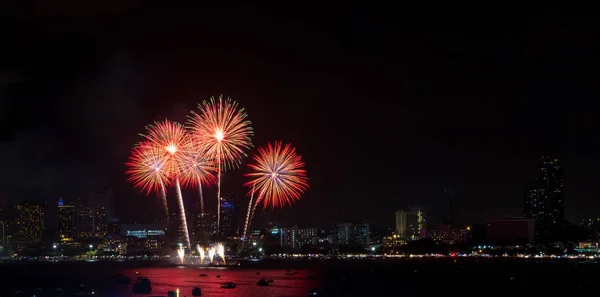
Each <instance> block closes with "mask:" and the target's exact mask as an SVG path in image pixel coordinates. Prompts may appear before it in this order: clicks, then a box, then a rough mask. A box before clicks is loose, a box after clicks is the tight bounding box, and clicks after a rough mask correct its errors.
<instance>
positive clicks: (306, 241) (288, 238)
mask: <svg viewBox="0 0 600 297" xmlns="http://www.w3.org/2000/svg"><path fill="white" fill-rule="evenodd" d="M280 240H281V246H282V247H285V248H293V249H298V248H301V247H303V246H306V245H317V228H303V229H301V228H298V226H294V227H293V228H282V229H281V234H280Z"/></svg>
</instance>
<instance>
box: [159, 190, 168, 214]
mask: <svg viewBox="0 0 600 297" xmlns="http://www.w3.org/2000/svg"><path fill="white" fill-rule="evenodd" d="M159 197H160V200H161V201H162V204H163V209H164V210H165V219H166V220H167V223H168V222H169V207H168V205H167V189H165V183H163V182H162V181H161V182H160V192H159Z"/></svg>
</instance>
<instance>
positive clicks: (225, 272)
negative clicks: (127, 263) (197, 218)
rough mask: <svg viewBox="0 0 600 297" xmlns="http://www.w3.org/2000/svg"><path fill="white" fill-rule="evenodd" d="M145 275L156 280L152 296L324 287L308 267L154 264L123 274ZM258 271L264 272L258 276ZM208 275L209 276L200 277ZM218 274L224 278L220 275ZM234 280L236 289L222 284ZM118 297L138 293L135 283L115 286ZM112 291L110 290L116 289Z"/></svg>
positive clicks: (293, 292) (247, 294)
mask: <svg viewBox="0 0 600 297" xmlns="http://www.w3.org/2000/svg"><path fill="white" fill-rule="evenodd" d="M136 271H137V272H138V273H139V276H141V277H147V278H148V279H150V281H151V282H152V293H151V295H152V296H167V292H168V291H175V290H176V289H179V291H180V296H181V297H188V296H190V297H191V296H192V289H193V288H194V287H200V288H201V289H202V296H228V297H234V296H244V297H253V296H257V297H258V296H263V297H269V296H273V297H275V296H307V295H308V293H309V291H310V290H311V289H314V288H317V287H320V284H319V283H318V281H316V280H309V279H307V276H309V275H314V272H311V271H307V270H294V271H293V272H295V273H296V274H294V275H285V274H286V273H287V274H289V273H288V272H287V271H286V270H283V269H272V270H271V269H270V270H266V269H262V270H251V269H247V270H245V269H235V268H233V269H232V268H227V267H202V268H200V267H188V266H174V267H154V268H139V269H133V268H132V269H126V270H125V271H123V274H124V275H126V276H129V277H131V278H132V280H135V278H136V277H135V272H136ZM257 272H259V273H260V275H257ZM200 274H206V275H207V276H204V277H202V276H200ZM217 275H219V276H220V277H219V278H217ZM261 278H264V279H267V280H273V283H270V284H269V286H267V287H259V286H257V284H256V283H257V282H258V280H260V279H261ZM225 282H233V283H235V284H236V285H237V287H236V288H235V289H223V288H221V284H223V283H225ZM113 290H114V293H117V295H118V296H136V295H134V294H133V293H131V285H129V286H120V287H119V286H116V285H115V288H114V289H113ZM113 290H110V291H113Z"/></svg>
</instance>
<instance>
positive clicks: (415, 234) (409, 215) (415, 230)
mask: <svg viewBox="0 0 600 297" xmlns="http://www.w3.org/2000/svg"><path fill="white" fill-rule="evenodd" d="M426 232H427V214H426V213H425V211H424V210H422V209H419V208H410V209H405V210H398V211H396V234H398V235H399V236H400V237H401V238H403V239H406V240H417V239H422V238H425V237H426V236H427V234H426Z"/></svg>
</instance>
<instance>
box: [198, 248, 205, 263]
mask: <svg viewBox="0 0 600 297" xmlns="http://www.w3.org/2000/svg"><path fill="white" fill-rule="evenodd" d="M196 249H198V254H199V255H200V264H203V263H204V257H205V255H204V248H203V247H202V246H200V245H199V244H198V245H196Z"/></svg>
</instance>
